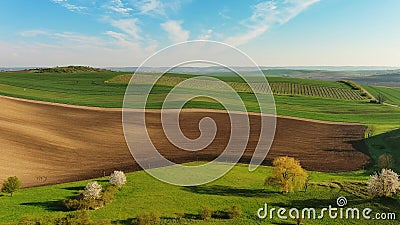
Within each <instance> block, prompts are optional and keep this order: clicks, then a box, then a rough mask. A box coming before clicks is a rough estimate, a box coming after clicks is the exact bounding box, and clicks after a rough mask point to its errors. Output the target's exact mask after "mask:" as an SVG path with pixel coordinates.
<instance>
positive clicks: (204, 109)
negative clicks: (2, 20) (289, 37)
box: [0, 70, 400, 224]
mask: <svg viewBox="0 0 400 225" xmlns="http://www.w3.org/2000/svg"><path fill="white" fill-rule="evenodd" d="M146 76H150V75H143V76H139V77H138V78H137V79H141V80H139V81H140V82H141V83H143V85H146V84H147V83H148V82H149V80H150V79H149V77H146ZM130 77H131V75H127V74H126V73H122V72H112V71H97V72H95V71H85V72H76V71H74V70H72V72H68V73H65V72H62V73H60V72H54V71H52V70H50V71H41V72H38V71H24V72H2V73H0V94H1V95H7V96H11V98H10V97H0V105H2V110H1V111H0V118H1V120H0V121H1V122H0V131H1V133H2V134H3V137H4V138H3V140H1V141H0V148H1V149H2V157H1V158H0V171H1V176H2V177H1V178H2V179H3V176H4V177H7V176H12V175H18V177H19V178H20V179H21V180H22V181H23V186H24V187H26V188H24V189H22V190H20V191H18V192H16V193H15V196H14V197H9V196H8V195H6V194H1V195H0V205H2V206H5V207H1V208H0V224H1V223H15V222H17V221H18V220H19V219H20V217H22V216H23V215H29V216H33V217H35V216H36V217H41V216H44V215H66V214H67V213H68V212H66V209H65V208H64V206H63V204H62V200H64V199H66V198H68V197H71V196H73V195H75V194H76V193H77V191H79V190H81V189H83V187H84V186H85V184H86V183H87V182H89V181H79V182H73V183H65V182H71V181H77V180H85V179H92V178H95V180H97V181H99V182H100V183H101V184H105V183H107V181H106V179H107V178H104V176H105V175H107V174H110V173H111V172H112V171H113V170H116V169H117V170H124V171H125V172H132V171H136V172H132V173H129V174H128V184H127V185H126V186H125V187H124V188H123V189H122V190H121V191H119V192H118V193H117V195H116V199H115V200H114V201H113V202H112V203H110V204H109V205H107V206H105V207H104V208H102V209H99V210H95V211H90V212H89V214H90V217H91V218H92V219H93V220H94V221H100V220H111V221H113V222H114V223H117V222H118V223H121V224H130V222H131V220H132V219H133V218H136V217H137V216H138V214H139V213H143V212H150V211H151V210H150V211H149V208H152V210H154V211H158V212H159V213H160V214H161V223H160V224H179V223H184V224H185V223H189V224H259V223H260V220H259V219H258V218H256V216H255V215H256V214H255V212H256V211H257V209H258V208H259V207H262V206H263V204H264V203H268V204H270V205H271V206H276V207H278V206H279V207H288V206H297V207H310V205H311V206H313V205H316V206H318V207H319V208H322V207H325V206H328V205H330V204H331V205H334V204H335V202H336V198H338V197H340V196H345V197H347V199H348V200H349V204H351V206H353V207H360V208H363V207H370V208H372V209H373V210H374V211H376V212H388V211H392V212H396V213H399V212H400V206H399V201H400V200H399V198H398V196H397V197H395V198H392V199H390V200H385V199H374V200H371V199H370V198H369V197H368V196H367V195H366V182H367V180H368V179H369V176H370V175H371V174H373V173H374V172H375V171H377V170H378V166H377V161H378V158H379V156H381V155H382V154H384V153H387V154H391V155H392V156H393V157H394V158H395V159H398V158H399V157H400V156H399V155H398V145H399V140H400V139H399V137H400V133H399V131H400V129H399V127H400V124H399V121H400V109H399V108H397V107H393V106H389V105H380V104H371V103H369V100H367V99H366V98H364V97H363V96H362V95H361V94H360V93H359V92H358V91H356V90H352V88H351V87H350V86H348V85H346V84H343V83H340V82H330V81H317V80H310V79H298V78H286V77H271V78H268V80H269V82H270V84H271V88H272V91H273V92H274V93H275V96H274V98H275V102H276V108H277V113H278V115H279V117H278V120H277V122H278V123H277V132H276V137H275V141H274V143H273V146H272V149H271V150H270V152H269V154H268V157H267V158H266V159H265V160H264V162H263V166H262V167H260V168H259V169H257V170H256V171H254V172H248V170H247V166H246V165H238V166H236V167H235V168H234V169H233V170H232V171H231V172H230V173H228V175H227V176H224V177H223V178H221V179H219V180H217V181H214V182H213V183H210V184H207V185H202V186H198V187H177V186H172V185H168V184H165V183H162V182H160V181H158V180H155V179H153V178H151V177H150V176H149V175H147V174H146V173H145V172H144V171H139V170H141V168H140V167H139V166H138V165H137V164H136V163H135V161H134V159H133V158H132V156H131V154H130V152H129V150H128V148H127V146H126V143H125V139H124V136H123V132H122V124H121V119H122V118H121V116H122V115H121V109H120V107H121V106H122V100H123V96H124V93H125V89H126V87H127V82H128V81H129V79H130ZM191 77H193V76H192V75H178V74H167V75H166V76H165V77H163V78H162V79H161V80H160V81H159V83H157V84H156V85H155V86H154V88H153V90H152V93H151V95H150V96H149V102H148V104H147V108H148V109H151V110H149V114H148V119H149V127H150V130H151V132H150V133H149V135H150V137H151V138H152V140H154V144H155V145H156V146H157V148H158V149H159V150H160V152H161V153H162V154H163V155H164V156H165V157H167V158H168V159H170V160H172V161H175V162H178V163H192V164H193V163H194V164H196V163H201V162H204V161H209V160H212V159H215V158H216V156H218V155H219V153H220V152H221V149H222V146H225V145H226V143H227V141H228V139H227V138H229V137H228V136H227V135H226V133H228V132H229V127H227V126H226V124H229V117H228V116H227V115H226V114H224V113H223V112H222V111H220V110H223V109H224V108H223V106H222V105H221V104H219V103H218V102H215V101H212V100H210V99H207V98H195V99H193V100H192V101H189V102H188V103H187V104H186V105H185V108H186V109H184V110H183V111H182V113H181V116H182V117H181V121H182V124H184V126H183V128H182V129H183V133H184V134H185V135H187V136H188V137H191V138H196V137H197V136H198V135H199V129H198V123H199V121H200V119H202V118H204V117H205V116H210V117H211V118H213V119H214V121H216V124H217V126H218V128H219V129H218V131H219V132H217V134H216V139H215V140H216V141H214V142H213V143H212V144H211V145H209V146H208V147H207V148H206V149H205V150H203V151H201V152H193V153H192V152H187V151H183V150H180V149H176V148H175V147H174V146H172V145H171V143H170V142H169V141H168V139H167V138H166V137H165V136H162V135H161V136H160V133H162V128H161V126H160V121H159V119H160V118H159V109H160V107H161V106H162V103H163V101H164V99H165V96H166V95H167V94H168V92H169V91H170V90H171V88H172V87H173V86H174V85H176V84H177V83H180V82H182V81H183V80H185V79H187V78H191ZM218 78H220V79H221V80H224V81H226V82H228V83H229V84H230V85H231V86H232V87H233V88H234V89H235V90H237V91H238V92H239V96H240V97H241V98H242V99H243V100H244V102H245V105H246V108H247V110H248V111H250V112H258V111H259V108H258V103H257V102H256V100H255V98H254V94H253V93H252V92H251V91H250V90H249V89H248V88H249V87H248V85H247V84H245V83H244V82H243V80H240V79H238V78H236V77H229V76H221V77H218ZM252 82H254V83H255V84H257V80H252ZM199 84H200V85H199V86H200V87H201V88H206V85H205V84H206V83H204V84H201V82H199ZM194 88H196V87H192V88H190V89H188V91H189V92H190V91H191V90H192V89H194ZM365 88H366V89H367V90H368V91H370V92H371V94H373V95H376V94H377V92H378V91H381V92H385V93H386V96H388V99H389V98H390V99H391V100H390V101H393V102H389V100H388V101H387V102H388V103H392V104H393V103H394V102H396V101H397V100H396V99H397V97H398V92H397V89H392V88H388V89H385V88H381V87H369V86H366V87H365ZM374 90H376V91H377V92H374ZM258 91H260V92H261V93H263V92H264V93H265V87H263V86H261V85H260V87H259V88H258ZM139 94H140V93H139ZM12 97H18V98H24V99H31V100H41V101H46V102H38V101H30V100H21V99H15V98H12ZM57 103H64V105H62V104H57ZM65 104H68V105H65ZM87 106H96V107H87ZM213 109H214V110H213ZM26 112H35V113H30V114H27V113H26ZM60 115H62V116H60ZM293 117H295V118H293ZM258 121H259V116H258V115H256V114H252V116H250V122H251V123H252V124H253V125H254V126H253V128H254V129H252V130H251V131H250V132H251V135H250V142H249V145H248V146H247V149H246V151H245V153H244V155H243V157H242V158H241V161H240V162H241V163H248V162H249V160H250V158H251V156H252V154H253V151H254V145H255V144H256V141H257V138H258V135H259V133H258V132H259V126H257V124H258ZM348 122H351V123H353V124H348ZM354 123H355V124H354ZM371 127H373V130H374V132H373V133H372V134H371V137H368V138H366V139H365V137H366V133H367V132H368V130H371V129H372V128H371ZM32 140H35V142H32ZM78 140H82V141H78ZM363 140H364V141H363ZM10 146H13V147H12V148H10ZM15 152H18V154H15ZM286 155H287V156H292V157H295V158H296V159H299V160H300V162H301V164H302V166H303V167H304V168H305V169H307V170H308V171H310V174H311V181H310V182H311V183H310V184H311V185H310V187H309V189H308V190H307V192H304V191H299V192H296V193H291V194H286V195H283V194H281V193H280V192H279V190H278V189H277V188H274V187H271V186H267V187H266V186H264V185H263V184H264V180H265V178H266V177H267V176H268V175H269V174H271V167H269V166H270V165H271V162H272V160H273V159H274V158H276V157H279V156H286ZM11 158H12V159H13V160H10V159H11ZM321 159H324V160H321ZM399 162H400V160H396V161H395V163H394V164H393V169H394V170H395V171H396V172H399V171H400V166H399V165H400V164H399ZM14 165H19V166H18V167H15V166H14ZM149 167H151V166H149ZM317 171H318V172H317ZM96 177H100V178H96ZM102 177H103V178H102ZM59 183H63V184H59ZM52 184H56V185H52ZM42 185H50V186H43V187H34V186H42ZM178 196H179V198H178ZM177 199H179V200H177ZM238 203H240V205H241V207H242V209H243V214H242V215H241V216H240V217H239V218H237V219H230V220H229V219H224V218H221V217H218V216H215V217H214V218H211V219H209V220H200V219H199V218H198V216H199V210H200V207H201V206H202V205H208V206H209V207H210V208H212V209H214V210H222V211H223V210H225V209H226V208H227V207H230V206H232V205H234V204H238ZM150 206H152V207H150ZM165 206H168V207H165ZM177 213H178V214H179V215H182V214H183V216H182V217H183V218H182V219H178V218H177V217H178V215H177ZM178 220H179V221H178ZM265 222H267V223H269V222H270V223H274V224H295V221H285V220H279V219H274V220H272V221H265ZM385 222H386V223H383V224H395V222H396V221H385ZM304 223H305V224H353V223H354V221H351V220H344V221H334V220H329V219H324V220H321V221H319V220H318V221H313V220H307V221H304ZM356 223H357V222H356ZM360 223H362V224H376V222H375V223H374V221H372V222H371V221H361V222H360Z"/></svg>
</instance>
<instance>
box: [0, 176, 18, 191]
mask: <svg viewBox="0 0 400 225" xmlns="http://www.w3.org/2000/svg"><path fill="white" fill-rule="evenodd" d="M20 187H21V181H19V179H18V177H15V176H14V177H9V178H7V180H5V181H4V183H3V186H2V187H1V191H2V192H5V193H9V194H10V195H11V196H13V193H14V192H15V191H16V190H18V189H19V188H20Z"/></svg>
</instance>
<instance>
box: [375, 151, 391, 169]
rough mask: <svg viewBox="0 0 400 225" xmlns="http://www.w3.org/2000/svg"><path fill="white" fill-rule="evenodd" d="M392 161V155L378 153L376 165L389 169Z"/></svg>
mask: <svg viewBox="0 0 400 225" xmlns="http://www.w3.org/2000/svg"><path fill="white" fill-rule="evenodd" d="M393 163H394V159H393V156H392V155H390V154H388V153H385V154H383V155H380V156H379V158H378V166H379V168H380V169H390V168H392V167H393Z"/></svg>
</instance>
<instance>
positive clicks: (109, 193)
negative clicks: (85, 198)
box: [101, 185, 118, 204]
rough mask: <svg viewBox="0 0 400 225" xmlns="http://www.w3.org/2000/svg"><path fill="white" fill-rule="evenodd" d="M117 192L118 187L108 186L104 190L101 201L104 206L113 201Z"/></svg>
mask: <svg viewBox="0 0 400 225" xmlns="http://www.w3.org/2000/svg"><path fill="white" fill-rule="evenodd" d="M117 192H118V187H116V186H113V185H109V186H107V187H106V188H104V190H103V193H102V196H101V200H102V201H103V203H104V204H108V203H111V202H112V201H113V200H114V196H115V194H116V193H117Z"/></svg>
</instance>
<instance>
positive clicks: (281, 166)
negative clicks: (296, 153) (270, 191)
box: [265, 156, 308, 193]
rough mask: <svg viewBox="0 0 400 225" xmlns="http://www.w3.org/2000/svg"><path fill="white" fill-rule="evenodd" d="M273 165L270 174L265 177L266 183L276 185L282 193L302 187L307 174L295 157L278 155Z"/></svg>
mask: <svg viewBox="0 0 400 225" xmlns="http://www.w3.org/2000/svg"><path fill="white" fill-rule="evenodd" d="M273 167H274V168H273V170H272V176H271V177H268V178H267V179H266V182H265V184H266V185H267V184H274V185H277V186H279V187H280V190H281V191H282V193H288V192H293V191H294V190H295V189H302V188H303V187H304V185H305V183H306V181H307V177H308V174H307V171H305V170H304V169H303V168H302V167H301V165H300V162H299V161H297V160H296V159H294V158H291V157H287V156H285V157H278V158H276V159H275V160H274V162H273Z"/></svg>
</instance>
